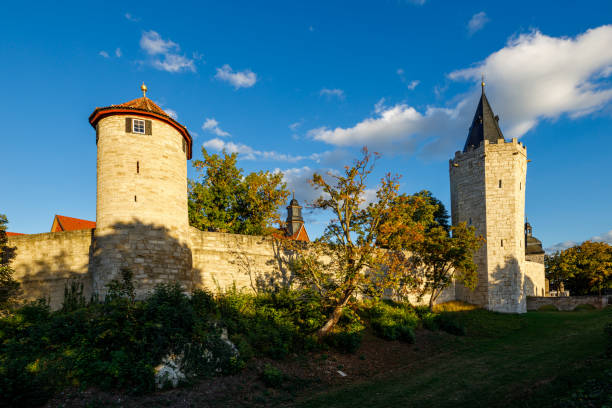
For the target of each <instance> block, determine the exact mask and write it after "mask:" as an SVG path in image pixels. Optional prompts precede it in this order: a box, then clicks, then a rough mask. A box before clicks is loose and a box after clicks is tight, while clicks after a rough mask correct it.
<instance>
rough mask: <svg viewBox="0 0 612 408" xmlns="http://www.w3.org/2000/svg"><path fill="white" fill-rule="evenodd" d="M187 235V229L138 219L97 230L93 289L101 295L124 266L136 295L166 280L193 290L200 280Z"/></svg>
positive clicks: (142, 295) (148, 291)
mask: <svg viewBox="0 0 612 408" xmlns="http://www.w3.org/2000/svg"><path fill="white" fill-rule="evenodd" d="M188 238H189V237H188V232H187V231H170V230H168V229H167V228H165V227H162V226H158V225H154V224H144V223H142V222H140V221H138V220H134V221H132V222H129V223H124V222H121V223H116V224H114V225H113V226H112V227H111V228H107V229H105V230H96V231H95V234H94V245H93V260H92V263H91V264H92V265H93V274H92V278H93V290H94V291H95V292H96V293H98V294H99V296H100V297H101V298H103V297H104V295H105V293H106V285H107V284H108V283H109V282H110V281H111V280H114V279H118V278H119V277H120V275H121V271H122V270H123V269H129V270H130V271H131V272H132V273H133V279H134V286H135V289H136V296H137V297H140V298H142V297H144V296H146V295H147V294H148V293H150V292H151V291H152V290H153V289H154V288H155V286H156V285H158V284H161V283H169V282H178V283H180V284H181V286H182V287H183V288H184V289H185V291H187V292H190V291H192V290H193V288H194V287H197V286H198V285H199V284H200V283H201V282H199V279H200V273H199V271H198V270H196V269H194V268H193V260H192V251H191V248H190V246H189V242H188Z"/></svg>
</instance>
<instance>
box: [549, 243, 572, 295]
mask: <svg viewBox="0 0 612 408" xmlns="http://www.w3.org/2000/svg"><path fill="white" fill-rule="evenodd" d="M568 260H569V257H567V256H564V255H562V253H561V252H559V251H557V252H555V253H554V254H552V255H545V256H544V270H545V273H546V279H548V282H549V283H550V288H551V289H553V288H554V289H555V290H561V283H563V284H564V285H565V283H566V282H567V281H568V280H569V279H570V278H571V277H572V276H573V274H574V273H573V268H572V267H571V266H570V263H568Z"/></svg>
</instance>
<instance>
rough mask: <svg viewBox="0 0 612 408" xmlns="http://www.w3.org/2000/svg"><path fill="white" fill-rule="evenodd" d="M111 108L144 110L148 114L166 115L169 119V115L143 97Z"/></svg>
mask: <svg viewBox="0 0 612 408" xmlns="http://www.w3.org/2000/svg"><path fill="white" fill-rule="evenodd" d="M111 106H121V107H126V108H134V109H140V110H144V111H148V112H155V113H159V114H160V115H166V116H168V117H170V115H168V114H167V113H166V112H164V111H163V110H162V108H160V107H159V106H157V104H156V103H155V102H153V101H152V100H150V99H149V98H147V97H146V96H143V97H142V98H138V99H132V100H131V101H129V102H126V103H122V104H120V105H111Z"/></svg>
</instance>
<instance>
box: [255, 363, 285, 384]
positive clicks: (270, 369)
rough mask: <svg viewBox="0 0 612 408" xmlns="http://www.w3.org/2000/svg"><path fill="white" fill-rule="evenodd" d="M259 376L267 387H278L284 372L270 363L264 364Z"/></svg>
mask: <svg viewBox="0 0 612 408" xmlns="http://www.w3.org/2000/svg"><path fill="white" fill-rule="evenodd" d="M260 378H261V380H262V381H263V382H264V384H266V386H267V387H272V388H278V387H280V386H281V385H282V384H283V381H284V380H285V374H283V372H282V371H281V370H279V369H278V368H276V367H274V366H272V365H270V364H266V366H265V367H264V369H263V371H262V372H261V375H260Z"/></svg>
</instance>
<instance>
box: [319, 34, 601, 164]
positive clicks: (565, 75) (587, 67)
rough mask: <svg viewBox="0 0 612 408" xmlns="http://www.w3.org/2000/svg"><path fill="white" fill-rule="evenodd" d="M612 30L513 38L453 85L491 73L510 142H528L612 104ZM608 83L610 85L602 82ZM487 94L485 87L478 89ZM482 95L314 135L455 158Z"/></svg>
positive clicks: (388, 109) (491, 92) (391, 111)
mask: <svg viewBox="0 0 612 408" xmlns="http://www.w3.org/2000/svg"><path fill="white" fill-rule="evenodd" d="M611 43H612V25H607V26H601V27H598V28H595V29H592V30H589V31H587V32H585V33H583V34H581V35H578V36H576V37H574V38H565V37H561V38H556V37H549V36H546V35H543V34H542V33H540V32H538V31H534V32H532V33H529V34H524V35H521V36H519V37H517V38H514V39H511V40H510V41H509V42H508V44H507V45H506V46H505V47H504V48H502V49H501V50H499V51H497V52H495V53H493V54H491V55H489V56H488V57H487V58H486V59H485V60H484V61H483V62H481V63H479V64H477V65H475V66H474V67H472V68H468V69H463V70H457V71H454V72H452V73H451V74H450V75H449V79H450V80H454V81H459V80H472V81H474V83H477V82H480V81H479V80H480V75H481V73H484V74H485V76H486V81H487V82H488V84H489V86H488V87H487V95H488V97H489V101H490V102H491V104H492V105H493V109H494V110H495V112H496V113H497V114H499V115H500V117H501V120H500V124H501V126H502V131H503V132H504V135H505V136H506V137H507V138H511V137H520V136H522V135H524V134H525V133H526V132H528V131H529V130H530V129H532V128H533V127H535V126H536V124H537V123H538V122H539V121H541V120H543V119H555V118H557V117H559V116H560V115H563V114H566V115H569V116H570V117H572V118H575V117H578V116H582V115H586V114H589V113H591V112H594V111H596V110H598V109H600V108H602V107H603V106H605V105H606V104H607V103H609V102H610V100H612V86H611V85H610V84H609V82H607V79H608V78H609V76H610V75H612V69H610V67H611V66H612V47H610V44H611ZM602 78H603V79H602ZM478 88H480V87H478ZM479 93H480V89H476V87H474V90H473V91H472V92H469V93H467V94H464V95H459V96H458V97H457V98H456V99H455V100H456V101H457V102H455V103H454V104H452V105H450V106H448V107H436V106H428V107H427V108H425V109H423V110H417V109H416V108H415V107H413V106H410V105H408V104H405V103H398V104H395V105H393V106H384V100H383V101H382V103H381V102H379V103H377V104H376V106H375V109H374V113H375V114H374V115H373V116H371V117H368V118H365V119H363V120H362V121H360V122H358V123H357V124H355V125H353V126H349V127H336V128H329V127H327V126H323V127H320V128H317V129H312V130H310V131H309V132H308V135H309V136H310V137H312V138H314V139H315V140H320V141H323V142H326V143H329V144H332V145H335V146H356V147H360V146H363V145H367V146H369V147H371V148H375V149H379V150H382V151H384V150H387V152H390V153H413V152H415V151H419V152H420V153H421V154H424V155H441V156H448V155H449V154H452V152H453V151H454V150H457V148H459V147H461V146H462V145H463V142H464V139H465V137H466V135H467V130H468V127H469V125H470V121H471V118H472V116H473V114H474V110H475V108H476V103H477V101H478V96H479V95H478V94H479Z"/></svg>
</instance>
